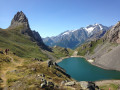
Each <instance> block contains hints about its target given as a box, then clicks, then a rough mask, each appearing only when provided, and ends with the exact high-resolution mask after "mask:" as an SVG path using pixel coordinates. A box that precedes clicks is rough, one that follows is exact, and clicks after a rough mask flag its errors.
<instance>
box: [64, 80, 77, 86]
mask: <svg viewBox="0 0 120 90" xmlns="http://www.w3.org/2000/svg"><path fill="white" fill-rule="evenodd" d="M73 85H75V82H74V81H71V82H67V83H65V86H73Z"/></svg>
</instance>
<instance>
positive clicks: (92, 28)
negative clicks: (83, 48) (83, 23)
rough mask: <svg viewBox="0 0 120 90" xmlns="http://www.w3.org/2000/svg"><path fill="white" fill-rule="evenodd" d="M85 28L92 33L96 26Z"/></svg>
mask: <svg viewBox="0 0 120 90" xmlns="http://www.w3.org/2000/svg"><path fill="white" fill-rule="evenodd" d="M85 30H86V31H87V32H88V33H91V32H92V31H93V30H94V27H90V28H85Z"/></svg>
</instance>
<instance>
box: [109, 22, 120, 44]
mask: <svg viewBox="0 0 120 90" xmlns="http://www.w3.org/2000/svg"><path fill="white" fill-rule="evenodd" d="M107 39H108V40H109V41H110V42H117V43H120V22H118V23H117V24H116V25H115V26H114V27H113V28H112V29H111V30H110V31H109V32H108V35H107Z"/></svg>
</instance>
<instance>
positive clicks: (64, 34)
mask: <svg viewBox="0 0 120 90" xmlns="http://www.w3.org/2000/svg"><path fill="white" fill-rule="evenodd" d="M69 33H70V32H65V33H63V34H62V35H67V34H69Z"/></svg>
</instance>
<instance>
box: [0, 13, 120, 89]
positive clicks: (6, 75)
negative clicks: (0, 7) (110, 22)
mask: <svg viewBox="0 0 120 90" xmlns="http://www.w3.org/2000/svg"><path fill="white" fill-rule="evenodd" d="M119 31H120V23H119V22H118V23H117V24H116V25H115V26H113V27H112V28H111V27H107V26H103V25H101V24H94V25H89V26H87V27H86V28H80V29H78V30H71V31H66V32H64V33H61V34H60V35H59V36H56V37H51V38H49V37H48V38H44V39H43V40H42V38H41V36H40V34H39V33H38V32H37V31H35V30H31V28H30V25H29V22H28V19H27V17H26V15H25V14H24V13H23V12H22V11H20V12H17V14H15V16H14V18H13V19H12V21H11V24H10V26H9V27H8V28H6V29H1V28H0V89H1V90H26V89H27V90H41V89H42V90H80V89H89V90H99V88H100V89H103V90H106V89H109V88H113V90H116V88H119V86H120V85H119V83H114V82H113V83H110V81H108V82H105V84H104V85H103V84H99V82H97V83H96V82H94V81H99V80H111V79H116V80H119V79H120V77H119V76H120V72H119V71H120V67H119V64H120V59H119V51H120V50H119V49H120V47H119V39H120V37H119V36H120V35H119ZM53 41H55V42H54V43H52V42H53ZM56 41H57V42H56ZM50 43H52V44H51V45H50ZM70 48H71V49H70ZM73 48H75V49H73ZM6 49H7V52H6V51H5V50H6ZM80 57H83V58H85V59H86V60H93V61H94V62H92V64H93V65H96V66H99V67H102V68H105V69H110V70H104V69H101V68H98V67H95V66H93V65H91V64H90V63H88V61H86V60H83V58H80ZM65 58H66V59H65ZM67 59H70V60H68V62H65V61H66V60H67ZM74 59H80V60H74ZM113 60H114V61H113ZM76 61H77V62H76ZM56 62H59V63H56ZM62 62H63V63H62ZM75 62H76V63H75ZM60 63H62V64H63V66H62V65H60ZM77 66H78V67H77ZM82 66H83V67H82ZM66 67H67V68H69V70H67V69H66ZM115 70H117V71H115ZM69 71H71V72H70V73H69ZM73 71H77V72H73ZM78 71H79V72H78ZM84 71H86V72H84ZM88 72H89V73H88ZM94 72H96V73H94ZM88 74H89V75H90V77H87V75H88ZM100 74H104V75H103V76H102V75H100ZM85 75H86V76H85ZM74 79H75V80H74ZM116 80H115V81H116ZM91 81H92V82H91ZM118 82H119V81H118ZM102 83H104V81H103V82H102ZM111 84H112V85H111ZM107 85H109V87H108V86H107Z"/></svg>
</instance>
